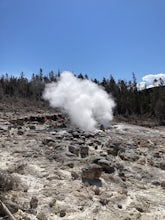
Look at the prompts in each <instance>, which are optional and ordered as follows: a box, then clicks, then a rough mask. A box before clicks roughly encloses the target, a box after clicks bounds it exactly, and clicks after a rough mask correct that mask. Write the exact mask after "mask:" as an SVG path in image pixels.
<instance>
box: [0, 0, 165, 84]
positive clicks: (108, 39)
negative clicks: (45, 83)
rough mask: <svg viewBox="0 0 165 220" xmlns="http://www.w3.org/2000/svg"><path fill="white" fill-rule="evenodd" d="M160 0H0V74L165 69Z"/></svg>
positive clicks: (123, 74)
mask: <svg viewBox="0 0 165 220" xmlns="http://www.w3.org/2000/svg"><path fill="white" fill-rule="evenodd" d="M164 11H165V1H164V0H157V1H156V0H0V30H1V31H0V74H4V73H6V72H8V73H9V74H12V75H14V74H15V75H17V74H19V73H20V72H21V71H23V72H24V73H25V75H26V76H27V77H29V76H31V74H32V73H33V72H34V73H38V72H39V69H40V67H41V68H43V72H44V73H48V72H49V71H51V70H54V72H57V71H58V69H60V70H61V71H64V70H69V71H73V72H74V73H76V74H79V73H83V74H87V75H88V76H89V77H90V78H97V79H99V80H100V79H102V78H103V77H106V78H108V77H109V76H110V74H112V75H113V76H114V77H115V79H125V80H129V79H132V72H135V75H136V77H137V80H138V81H141V78H142V77H143V76H144V75H147V74H157V73H164V72H165V13H164Z"/></svg>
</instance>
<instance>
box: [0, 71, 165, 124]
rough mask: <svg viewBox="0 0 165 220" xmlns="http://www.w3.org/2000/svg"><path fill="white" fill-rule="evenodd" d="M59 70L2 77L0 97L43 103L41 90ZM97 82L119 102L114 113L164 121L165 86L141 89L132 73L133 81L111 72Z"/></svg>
mask: <svg viewBox="0 0 165 220" xmlns="http://www.w3.org/2000/svg"><path fill="white" fill-rule="evenodd" d="M59 76H60V71H58V73H56V74H55V73H54V72H53V71H51V72H49V73H48V74H47V75H44V74H43V71H42V69H40V71H39V73H38V74H33V75H32V76H31V79H27V78H26V77H25V76H24V73H23V72H22V73H21V74H20V76H19V77H15V76H9V75H8V74H5V75H2V76H1V77H0V100H3V99H5V98H6V97H17V98H23V99H29V100H30V101H32V102H44V100H43V99H42V93H43V90H44V87H45V84H46V83H50V82H53V81H54V82H56V81H57V79H58V77H59ZM77 77H78V78H80V79H88V76H87V75H83V74H79V75H78V76H77ZM92 81H93V82H94V83H96V84H98V85H100V86H102V87H104V89H105V90H106V92H107V93H109V94H110V95H111V96H112V97H113V98H114V100H115V102H116V107H115V109H114V114H115V115H116V116H123V117H126V118H131V117H132V118H133V117H134V118H155V119H157V120H158V121H159V123H161V124H162V123H165V85H164V83H163V82H162V83H161V84H160V86H157V87H154V88H150V89H144V90H138V88H137V82H136V76H135V74H134V73H133V74H132V80H129V81H125V80H122V79H119V80H118V81H117V82H116V81H115V79H114V77H113V76H112V75H111V76H110V77H109V78H108V79H106V78H105V77H104V78H103V79H102V81H98V80H97V79H94V80H92Z"/></svg>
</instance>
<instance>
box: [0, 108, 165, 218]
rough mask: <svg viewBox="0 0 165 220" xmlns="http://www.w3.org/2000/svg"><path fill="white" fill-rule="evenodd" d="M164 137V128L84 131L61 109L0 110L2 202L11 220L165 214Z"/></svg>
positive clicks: (0, 211)
mask: <svg viewBox="0 0 165 220" xmlns="http://www.w3.org/2000/svg"><path fill="white" fill-rule="evenodd" d="M164 142H165V128H164V127H155V128H147V127H140V126H136V125H130V124H127V123H115V122H113V124H112V125H111V127H110V128H109V129H106V130H97V131H95V132H83V131H81V130H79V129H76V128H74V127H72V126H70V125H69V121H68V120H67V119H66V118H65V117H64V116H63V115H62V114H61V113H59V112H57V113H51V114H49V112H47V113H43V112H41V111H40V112H38V113H35V114H34V113H31V112H28V113H27V112H26V114H23V113H21V114H18V113H16V112H14V113H11V112H7V113H4V111H1V112H0V199H1V201H2V202H3V203H4V204H5V205H6V206H7V207H8V209H9V210H10V212H11V213H12V214H13V216H14V217H15V219H17V220H20V219H25V220H37V219H39V220H56V219H64V220H84V219H86V220H100V219H101V220H107V219H113V220H118V219H122V220H133V219H134V220H135V219H140V220H150V219H155V220H161V219H165V144H164ZM0 219H9V218H7V216H6V212H5V211H4V209H3V207H2V206H0Z"/></svg>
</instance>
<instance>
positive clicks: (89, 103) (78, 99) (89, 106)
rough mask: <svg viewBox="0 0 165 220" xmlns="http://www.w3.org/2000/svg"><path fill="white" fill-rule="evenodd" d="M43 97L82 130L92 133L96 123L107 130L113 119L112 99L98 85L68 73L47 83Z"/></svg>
mask: <svg viewBox="0 0 165 220" xmlns="http://www.w3.org/2000/svg"><path fill="white" fill-rule="evenodd" d="M43 98H44V99H45V100H48V101H49V103H50V105H51V106H52V107H60V108H62V109H64V110H65V111H66V112H67V113H68V114H69V116H70V119H71V122H72V123H73V124H75V125H76V126H78V127H79V128H81V129H83V130H87V131H92V130H95V129H96V127H97V124H98V122H99V123H101V124H103V125H104V126H105V127H107V126H108V125H109V123H110V121H111V120H112V119H113V108H114V106H115V103H114V101H113V100H112V98H110V96H109V95H108V94H107V93H106V92H105V91H104V90H103V89H102V88H101V87H99V86H98V85H97V84H95V83H93V82H91V81H89V80H87V79H83V80H82V79H78V78H76V77H75V76H74V75H73V74H72V73H71V72H63V73H62V74H61V75H60V77H59V79H58V81H57V82H52V83H49V84H46V87H45V90H44V93H43Z"/></svg>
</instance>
